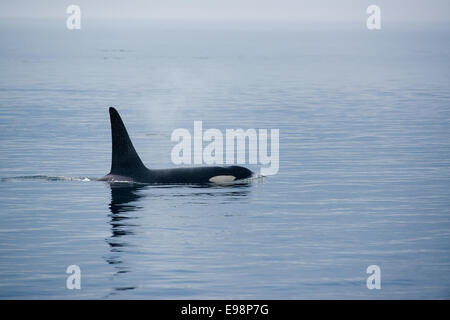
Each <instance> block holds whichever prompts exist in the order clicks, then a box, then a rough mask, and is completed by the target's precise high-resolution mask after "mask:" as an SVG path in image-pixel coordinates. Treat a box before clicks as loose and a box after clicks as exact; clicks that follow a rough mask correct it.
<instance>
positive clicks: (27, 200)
mask: <svg viewBox="0 0 450 320" xmlns="http://www.w3.org/2000/svg"><path fill="white" fill-rule="evenodd" d="M449 30H450V29H449V28H446V27H442V26H435V25H425V26H417V25H412V26H410V25H407V24H403V25H388V24H385V25H383V29H382V30H377V31H369V30H367V28H366V27H365V22H364V21H363V22H359V23H353V24H352V23H350V24H345V25H340V24H339V23H338V24H327V25H320V26H314V25H302V24H289V23H284V24H281V23H278V24H277V23H272V24H271V23H266V24H262V23H261V24H258V23H247V24H243V23H236V24H231V23H229V24H225V23H222V24H220V23H211V24H207V25H206V24H194V23H186V24H182V23H178V24H171V23H162V22H161V23H144V22H133V23H126V22H124V21H122V22H118V21H103V22H95V21H87V22H83V25H82V29H81V30H72V31H70V30H67V29H66V26H65V21H64V20H61V21H38V20H36V21H34V20H24V21H7V20H5V21H2V22H1V23H0V132H1V133H0V177H1V181H0V203H1V205H0V298H1V299H54V298H56V299H111V298H112V299H316V298H323V299H417V298H420V299H422V298H423V299H449V298H450V91H449V89H450V59H449V58H450V51H449V50H450V41H449V36H450V31H449ZM110 106H115V107H116V108H117V109H118V110H119V112H120V113H121V115H122V117H123V119H124V121H125V124H126V126H127V128H128V131H129V133H130V136H131V138H132V141H133V143H134V146H135V147H136V149H137V151H138V153H139V154H140V156H141V158H142V159H143V161H144V163H145V164H146V165H147V166H148V167H150V168H165V167H175V165H174V164H173V163H172V162H171V150H172V148H173V147H174V145H175V143H174V142H172V141H171V134H172V132H173V131H174V130H175V129H177V128H187V129H188V130H190V131H191V132H192V130H193V124H194V121H197V120H201V121H203V127H204V129H208V128H217V129H219V130H222V131H223V132H225V130H226V129H228V128H230V129H234V128H243V129H249V128H255V129H259V128H264V129H279V132H280V139H279V144H280V155H279V157H280V168H279V172H278V174H276V175H272V176H268V177H266V178H264V179H258V180H257V181H254V182H252V183H250V184H248V185H233V186H210V187H206V186H142V185H141V186H138V185H122V186H114V185H112V186H111V185H109V184H108V183H105V182H99V181H95V179H96V178H99V177H101V176H102V175H104V174H106V173H108V172H109V169H110V161H111V135H110V124H109V116H108V107H110ZM246 166H247V167H248V168H250V169H252V170H254V171H255V172H257V171H259V169H260V165H246ZM70 265H78V266H79V267H80V270H81V289H79V290H77V289H74V290H69V289H67V287H66V280H67V278H68V277H69V274H67V273H66V269H67V267H68V266H70ZM371 265H377V266H379V268H380V270H381V278H380V280H381V289H379V290H378V289H373V290H369V289H368V288H367V285H366V281H367V278H368V277H369V276H370V274H368V273H367V272H366V269H367V267H368V266H371Z"/></svg>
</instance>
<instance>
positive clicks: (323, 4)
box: [0, 0, 450, 22]
mask: <svg viewBox="0 0 450 320" xmlns="http://www.w3.org/2000/svg"><path fill="white" fill-rule="evenodd" d="M70 4H76V5H79V6H80V7H81V12H82V15H83V17H84V18H92V19H94V18H95V19H96V18H100V19H153V20H155V19H177V20H300V21H342V20H349V21H352V20H361V19H365V9H366V8H367V7H368V6H369V5H371V4H376V5H378V6H380V7H381V12H382V18H384V19H387V20H391V21H415V22H431V21H440V22H442V21H445V22H447V21H448V20H449V18H448V14H449V13H450V0H370V1H368V0H128V1H125V0H69V1H64V0H39V1H30V0H28V1H26V0H1V1H0V17H1V18H4V17H10V18H61V17H65V16H66V13H65V9H66V8H67V6H69V5H70Z"/></svg>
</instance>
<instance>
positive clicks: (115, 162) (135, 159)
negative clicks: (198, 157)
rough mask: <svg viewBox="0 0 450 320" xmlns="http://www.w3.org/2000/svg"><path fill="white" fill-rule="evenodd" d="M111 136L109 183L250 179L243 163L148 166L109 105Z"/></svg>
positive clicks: (201, 182)
mask: <svg viewBox="0 0 450 320" xmlns="http://www.w3.org/2000/svg"><path fill="white" fill-rule="evenodd" d="M109 115H110V119H111V135H112V161H111V171H110V172H109V173H108V174H107V175H105V176H104V177H102V178H100V179H99V180H100V181H108V182H137V183H148V184H211V183H218V184H221V183H231V182H234V181H238V180H242V179H247V178H250V177H251V176H252V175H253V172H252V171H250V170H249V169H247V168H244V167H241V166H228V167H192V168H174V169H154V170H153V169H152V170H151V169H148V168H147V167H146V166H145V165H144V164H143V163H142V161H141V159H140V158H139V156H138V154H137V152H136V150H135V149H134V147H133V144H132V143H131V140H130V137H129V135H128V132H127V129H126V128H125V125H124V124H123V121H122V119H121V117H120V115H119V113H118V112H117V110H116V109H114V108H112V107H111V108H109Z"/></svg>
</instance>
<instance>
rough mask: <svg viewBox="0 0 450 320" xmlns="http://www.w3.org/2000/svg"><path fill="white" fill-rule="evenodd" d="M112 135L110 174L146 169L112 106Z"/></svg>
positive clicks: (110, 114) (110, 112)
mask: <svg viewBox="0 0 450 320" xmlns="http://www.w3.org/2000/svg"><path fill="white" fill-rule="evenodd" d="M109 116H110V118H111V135H112V161H111V172H110V174H117V175H130V174H132V173H134V172H139V171H140V170H143V169H146V168H145V166H144V164H143V163H142V161H141V159H140V158H139V156H138V154H137V152H136V150H135V149H134V147H133V144H132V143H131V140H130V137H129V136H128V132H127V129H126V128H125V125H124V124H123V121H122V119H121V118H120V115H119V113H118V112H117V110H116V109H114V108H112V107H111V108H109Z"/></svg>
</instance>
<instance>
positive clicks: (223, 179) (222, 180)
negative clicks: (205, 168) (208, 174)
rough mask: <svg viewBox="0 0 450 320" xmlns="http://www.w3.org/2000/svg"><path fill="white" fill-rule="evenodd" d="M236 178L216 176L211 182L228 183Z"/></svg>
mask: <svg viewBox="0 0 450 320" xmlns="http://www.w3.org/2000/svg"><path fill="white" fill-rule="evenodd" d="M235 179H236V177H235V176H214V177H212V178H210V179H209V182H213V183H227V182H232V181H234V180H235Z"/></svg>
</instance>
